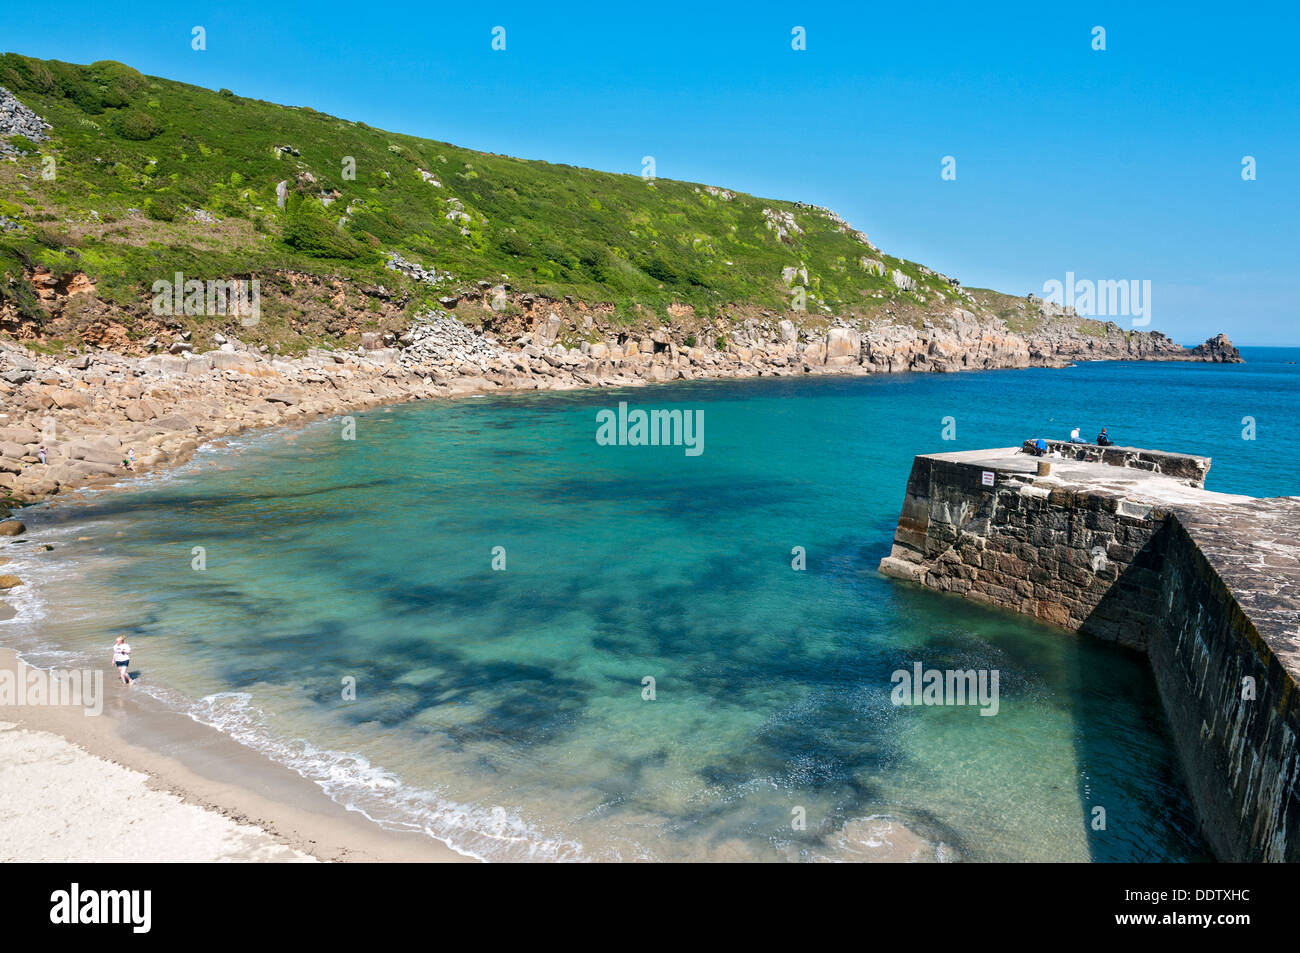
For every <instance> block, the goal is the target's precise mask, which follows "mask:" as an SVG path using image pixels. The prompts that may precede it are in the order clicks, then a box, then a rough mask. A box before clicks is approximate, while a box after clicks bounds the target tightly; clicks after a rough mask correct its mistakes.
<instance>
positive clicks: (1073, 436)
mask: <svg viewBox="0 0 1300 953" xmlns="http://www.w3.org/2000/svg"><path fill="white" fill-rule="evenodd" d="M1087 442H1088V441H1086V440H1084V439H1083V438H1082V437H1080V436H1079V428H1078V427H1075V428H1074V429H1073V430H1071V431H1070V443H1087Z"/></svg>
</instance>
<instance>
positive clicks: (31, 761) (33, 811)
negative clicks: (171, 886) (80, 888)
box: [0, 649, 470, 863]
mask: <svg viewBox="0 0 1300 953" xmlns="http://www.w3.org/2000/svg"><path fill="white" fill-rule="evenodd" d="M20 665H21V662H20V660H19V659H18V656H17V655H16V654H15V653H14V652H12V651H9V650H6V649H0V677H3V673H5V672H8V673H12V676H13V677H15V678H16V677H17V676H18V675H19V674H21V670H20ZM105 676H106V678H105V681H104V705H103V712H102V713H101V714H99V715H93V714H91V715H87V714H85V709H84V708H83V707H81V706H68V705H63V706H58V705H21V706H16V705H5V706H0V862H3V861H19V862H76V863H86V862H106V861H112V862H198V863H211V862H269V863H298V862H312V861H332V862H337V861H345V862H375V861H397V862H455V861H468V860H470V858H466V857H463V856H462V855H460V854H458V853H456V852H455V851H453V850H451V849H450V848H448V847H446V846H445V845H443V844H442V843H440V842H438V841H435V840H433V839H432V838H430V837H428V836H425V835H424V834H422V833H419V832H411V833H405V832H395V831H387V830H385V829H383V828H381V827H379V826H378V825H377V824H374V823H373V822H371V821H370V820H368V819H367V818H365V817H363V816H361V815H359V814H357V813H355V812H350V811H348V810H346V809H345V808H344V807H342V806H341V805H339V804H337V803H335V802H334V801H331V800H330V799H329V798H328V797H327V796H326V795H325V794H324V792H322V791H321V790H320V789H319V788H318V787H317V786H316V785H315V784H313V783H312V782H310V781H308V780H306V779H304V778H302V777H300V776H299V775H297V774H295V773H294V772H292V771H290V770H289V769H288V768H284V767H282V766H280V765H276V764H274V763H273V762H271V761H270V760H268V759H267V758H265V757H263V756H262V755H260V754H258V753H257V752H254V751H251V750H250V749H248V748H245V747H244V746H242V745H240V744H239V743H238V742H236V741H234V740H232V739H230V738H228V737H226V736H224V735H222V734H221V733H220V732H218V731H216V730H215V729H212V728H208V727H206V726H204V725H200V724H197V723H196V722H194V721H192V720H191V719H189V718H187V717H185V716H183V715H180V714H178V713H174V712H167V711H165V710H163V709H162V708H161V707H160V706H153V705H150V704H149V703H148V699H141V700H137V699H135V698H133V697H131V696H130V695H129V692H130V689H128V688H125V687H123V686H121V685H120V684H119V683H117V682H116V679H115V676H114V675H113V673H110V672H105Z"/></svg>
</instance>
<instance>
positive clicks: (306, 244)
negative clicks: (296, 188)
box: [281, 202, 365, 259]
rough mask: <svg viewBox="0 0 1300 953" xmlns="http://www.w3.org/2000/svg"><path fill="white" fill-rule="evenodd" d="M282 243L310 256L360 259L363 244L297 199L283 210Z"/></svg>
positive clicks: (306, 203)
mask: <svg viewBox="0 0 1300 953" xmlns="http://www.w3.org/2000/svg"><path fill="white" fill-rule="evenodd" d="M286 213H287V214H286V215H285V225H284V234H283V235H282V236H281V239H282V240H283V242H284V243H285V244H286V245H288V246H289V247H290V248H292V249H294V250H296V251H300V252H302V253H303V254H304V255H311V256H312V257H313V258H349V259H351V258H360V257H361V255H362V254H363V253H364V251H365V246H363V245H362V244H361V243H360V242H358V241H357V240H356V239H355V238H353V237H352V236H351V235H349V234H347V233H346V232H344V231H341V230H340V229H338V228H337V227H336V226H335V225H334V223H333V222H332V221H331V220H329V219H327V218H325V217H324V216H323V215H321V214H320V213H318V212H316V211H314V210H313V209H312V203H311V202H297V203H295V204H294V205H293V206H292V207H291V208H289V209H287V210H286Z"/></svg>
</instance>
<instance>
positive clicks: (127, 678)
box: [113, 635, 131, 685]
mask: <svg viewBox="0 0 1300 953" xmlns="http://www.w3.org/2000/svg"><path fill="white" fill-rule="evenodd" d="M113 664H114V665H116V666H117V670H118V671H119V672H121V673H122V684H123V685H130V684H131V675H130V673H128V672H127V667H128V666H129V665H130V664H131V646H129V645H127V642H126V636H125V635H119V636H118V637H117V641H116V642H114V643H113Z"/></svg>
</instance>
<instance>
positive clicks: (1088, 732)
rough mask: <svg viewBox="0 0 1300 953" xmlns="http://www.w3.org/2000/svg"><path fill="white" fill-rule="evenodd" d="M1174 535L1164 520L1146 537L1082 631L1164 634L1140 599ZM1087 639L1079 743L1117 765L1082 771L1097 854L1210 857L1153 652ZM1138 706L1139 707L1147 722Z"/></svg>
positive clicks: (1100, 760)
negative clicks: (1170, 535) (1149, 657)
mask: <svg viewBox="0 0 1300 953" xmlns="http://www.w3.org/2000/svg"><path fill="white" fill-rule="evenodd" d="M1167 539H1168V533H1167V532H1166V530H1165V529H1164V528H1163V527H1162V528H1161V529H1159V530H1157V531H1156V533H1155V534H1154V535H1153V536H1152V537H1151V539H1150V540H1148V542H1147V544H1146V545H1145V546H1144V547H1143V548H1142V550H1141V551H1140V552H1139V553H1138V554H1137V555H1136V556H1135V557H1134V559H1133V560H1132V562H1131V563H1130V564H1129V566H1128V567H1127V568H1126V569H1125V571H1124V572H1123V573H1121V574H1120V576H1119V578H1118V579H1116V581H1115V583H1114V584H1113V585H1112V586H1111V588H1110V589H1109V590H1108V591H1107V593H1106V595H1105V596H1103V597H1102V599H1101V601H1100V602H1099V603H1098V604H1097V606H1096V608H1095V609H1094V610H1093V612H1092V613H1091V614H1090V615H1089V617H1088V618H1087V619H1086V620H1084V624H1083V627H1082V631H1083V632H1084V633H1087V632H1089V631H1097V632H1098V633H1099V634H1101V633H1111V632H1113V631H1114V629H1115V626H1116V625H1122V626H1124V627H1125V628H1126V629H1127V630H1128V631H1127V633H1126V634H1127V635H1128V636H1129V637H1130V638H1132V639H1134V641H1137V640H1139V639H1140V640H1141V641H1142V642H1143V643H1144V644H1149V640H1150V639H1152V638H1155V637H1157V631H1158V627H1159V626H1160V625H1161V618H1160V615H1159V607H1158V606H1155V607H1153V609H1154V611H1151V612H1150V613H1144V612H1142V611H1141V610H1140V609H1138V608H1137V605H1139V604H1140V600H1141V599H1142V598H1143V597H1142V596H1140V595H1139V593H1141V592H1143V587H1144V586H1148V587H1149V585H1150V579H1151V578H1152V575H1153V574H1158V573H1159V572H1160V568H1161V564H1162V562H1163V555H1162V554H1163V552H1164V547H1165V545H1166V542H1167ZM1107 637H1109V635H1107ZM1080 638H1081V640H1082V643H1081V648H1082V649H1083V650H1084V651H1082V652H1081V653H1080V655H1079V662H1080V664H1079V665H1078V666H1077V667H1076V668H1075V671H1074V676H1075V679H1076V684H1077V686H1078V688H1077V694H1078V696H1079V698H1080V704H1079V708H1078V716H1077V718H1076V722H1075V724H1076V731H1075V735H1074V743H1075V747H1076V750H1077V751H1078V752H1079V760H1080V762H1081V763H1083V764H1084V765H1113V766H1114V768H1113V769H1112V770H1110V771H1108V772H1106V773H1105V774H1101V773H1093V772H1087V773H1084V774H1082V775H1081V776H1080V778H1079V800H1080V802H1081V803H1082V805H1083V808H1084V820H1085V823H1086V824H1087V837H1088V849H1089V852H1090V853H1091V855H1092V859H1093V860H1094V861H1102V862H1121V861H1131V860H1138V861H1146V860H1161V861H1168V860H1171V859H1174V860H1184V861H1188V862H1193V863H1195V862H1212V861H1213V860H1214V857H1213V855H1212V853H1211V851H1210V848H1209V845H1208V843H1207V841H1206V840H1205V838H1204V837H1203V836H1202V833H1201V831H1200V829H1199V825H1198V822H1197V819H1196V809H1195V805H1194V804H1193V803H1192V801H1191V795H1190V793H1189V792H1190V791H1191V785H1190V784H1189V783H1188V779H1187V776H1186V774H1185V772H1184V770H1183V767H1182V764H1181V762H1180V759H1179V758H1178V755H1177V753H1176V751H1175V749H1174V740H1173V732H1172V731H1171V729H1170V725H1169V719H1168V716H1167V715H1166V714H1165V710H1164V705H1163V704H1162V702H1161V700H1160V694H1159V690H1158V688H1157V686H1156V682H1155V676H1154V675H1153V674H1152V672H1151V667H1150V663H1149V662H1148V661H1147V657H1146V654H1145V653H1143V652H1141V651H1138V650H1136V649H1128V648H1124V647H1122V646H1111V645H1106V644H1105V643H1103V642H1101V641H1099V640H1098V639H1097V638H1096V637H1094V636H1092V635H1086V634H1085V635H1081V636H1080ZM1120 660H1123V662H1124V664H1117V663H1118V662H1119V661H1120ZM1133 712H1140V713H1142V718H1141V720H1140V721H1138V720H1137V719H1135V718H1133V717H1132V716H1131V714H1130V713H1133ZM1103 825H1104V826H1103Z"/></svg>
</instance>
